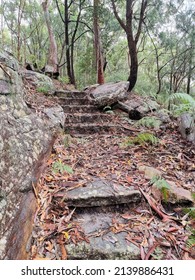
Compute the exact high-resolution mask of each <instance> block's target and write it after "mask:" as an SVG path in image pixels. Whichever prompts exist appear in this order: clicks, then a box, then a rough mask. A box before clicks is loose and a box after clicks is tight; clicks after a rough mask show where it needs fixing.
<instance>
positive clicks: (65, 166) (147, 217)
mask: <svg viewBox="0 0 195 280" xmlns="http://www.w3.org/2000/svg"><path fill="white" fill-rule="evenodd" d="M142 130H143V128H135V127H134V128H133V127H132V130H129V133H130V134H131V137H133V136H136V135H137V134H138V133H139V131H140V132H141V131H142ZM153 133H154V134H155V136H156V137H158V138H159V139H160V142H159V143H158V144H157V145H150V144H147V143H141V144H139V143H138V144H136V143H135V144H133V145H131V146H128V147H127V146H125V145H124V144H125V143H126V142H127V141H126V140H127V138H126V137H127V136H125V135H123V134H113V135H98V134H93V135H88V136H83V137H79V138H77V137H76V136H75V137H74V136H70V135H66V134H64V133H61V135H59V137H58V139H57V140H56V142H55V144H54V147H53V151H52V154H51V156H50V158H49V160H48V162H47V167H46V169H45V172H44V174H43V175H42V177H41V179H40V181H39V183H38V184H37V186H36V187H35V189H34V191H35V194H36V197H37V205H38V209H37V213H36V216H35V220H34V224H35V225H34V230H33V233H32V240H31V246H30V247H29V250H30V255H31V259H42V258H44V259H45V258H46V259H67V258H68V256H67V252H66V249H65V246H64V245H65V244H68V243H69V242H74V243H75V244H76V243H78V242H80V241H83V240H84V241H86V242H88V238H87V236H85V234H84V233H83V230H82V228H81V227H80V226H79V224H78V223H77V222H75V221H76V219H75V218H76V216H77V210H76V209H69V208H68V207H67V205H66V204H65V203H64V201H63V197H62V199H61V200H60V202H59V200H56V199H55V197H56V195H57V194H59V193H60V192H61V191H62V190H64V189H66V188H69V189H73V188H77V187H80V186H83V187H84V186H85V185H86V184H87V183H88V182H90V181H92V180H93V179H94V178H97V177H98V178H103V179H107V180H109V181H112V182H113V184H114V183H116V184H118V183H120V184H122V185H125V186H126V187H129V186H134V187H135V188H136V189H138V190H140V191H141V192H142V195H143V197H142V201H141V203H139V204H138V205H132V206H131V207H130V208H127V209H126V210H125V212H124V211H123V212H122V213H120V212H119V213H118V214H117V215H116V219H113V222H112V224H111V225H110V231H112V232H114V233H116V234H117V233H118V232H121V231H126V232H127V233H128V237H127V238H126V239H127V242H131V243H133V244H134V245H136V246H137V247H138V248H139V249H140V259H193V258H195V246H194V245H195V244H194V243H195V236H194V235H193V233H195V232H193V229H194V228H195V220H194V217H193V216H192V215H189V213H188V214H186V212H185V211H184V210H183V208H182V207H181V206H180V205H175V206H172V207H163V206H162V203H161V200H160V199H159V200H158V199H156V198H155V199H154V195H153V192H152V186H151V181H150V180H149V179H146V178H145V176H144V173H143V172H142V171H140V170H139V166H141V165H148V166H151V167H155V168H156V169H158V170H159V171H161V172H162V176H163V179H165V180H169V181H173V182H175V184H177V185H178V186H182V187H183V188H185V189H187V190H190V191H192V192H193V193H194V192H195V162H194V158H195V150H194V148H193V147H192V145H190V144H188V143H186V142H185V141H184V140H182V139H181V136H180V135H179V133H177V127H176V126H175V125H168V126H166V127H164V129H156V130H155V131H153ZM192 213H193V212H192ZM120 215H121V217H119V216H120ZM119 218H122V221H124V222H119V221H121V219H119ZM99 234H102V236H103V234H104V233H103V232H102V233H99Z"/></svg>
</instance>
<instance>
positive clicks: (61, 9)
mask: <svg viewBox="0 0 195 280" xmlns="http://www.w3.org/2000/svg"><path fill="white" fill-rule="evenodd" d="M55 2H56V6H57V9H58V13H59V16H60V19H61V21H62V23H63V25H64V32H63V34H64V44H63V45H64V48H65V62H64V63H61V65H60V66H61V67H62V66H63V64H66V69H67V75H68V78H69V82H70V83H71V84H74V85H76V78H75V70H74V51H75V43H76V42H77V40H79V39H80V38H81V37H82V36H83V35H84V34H85V33H86V32H89V31H90V32H91V31H92V28H91V26H90V25H89V24H88V23H87V22H86V21H85V20H84V19H83V18H82V15H83V14H84V12H83V10H84V8H86V6H85V4H86V5H87V4H88V1H86V0H77V1H72V0H70V1H69V0H64V1H60V0H55ZM80 25H81V26H82V31H81V32H80V33H79V34H78V32H79V29H81V28H80Z"/></svg>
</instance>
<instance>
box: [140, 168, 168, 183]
mask: <svg viewBox="0 0 195 280" xmlns="http://www.w3.org/2000/svg"><path fill="white" fill-rule="evenodd" d="M138 169H139V171H141V172H144V176H145V178H146V179H150V180H151V179H152V178H153V177H155V176H158V177H159V176H161V175H162V174H161V171H159V170H158V169H156V168H154V167H151V166H147V165H140V166H139V167H138Z"/></svg>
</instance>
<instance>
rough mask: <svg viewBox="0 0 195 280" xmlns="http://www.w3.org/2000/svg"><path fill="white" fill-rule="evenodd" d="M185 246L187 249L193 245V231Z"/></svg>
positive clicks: (194, 236) (194, 232)
mask: <svg viewBox="0 0 195 280" xmlns="http://www.w3.org/2000/svg"><path fill="white" fill-rule="evenodd" d="M186 245H187V246H188V247H192V246H194V245H195V230H192V234H191V235H190V236H189V237H188V240H187V242H186Z"/></svg>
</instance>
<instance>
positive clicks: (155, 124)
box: [136, 117, 161, 128]
mask: <svg viewBox="0 0 195 280" xmlns="http://www.w3.org/2000/svg"><path fill="white" fill-rule="evenodd" d="M160 124H161V121H160V120H159V119H157V118H156V117H144V118H142V119H141V120H139V121H137V122H136V126H144V127H147V128H159V126H160Z"/></svg>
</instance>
